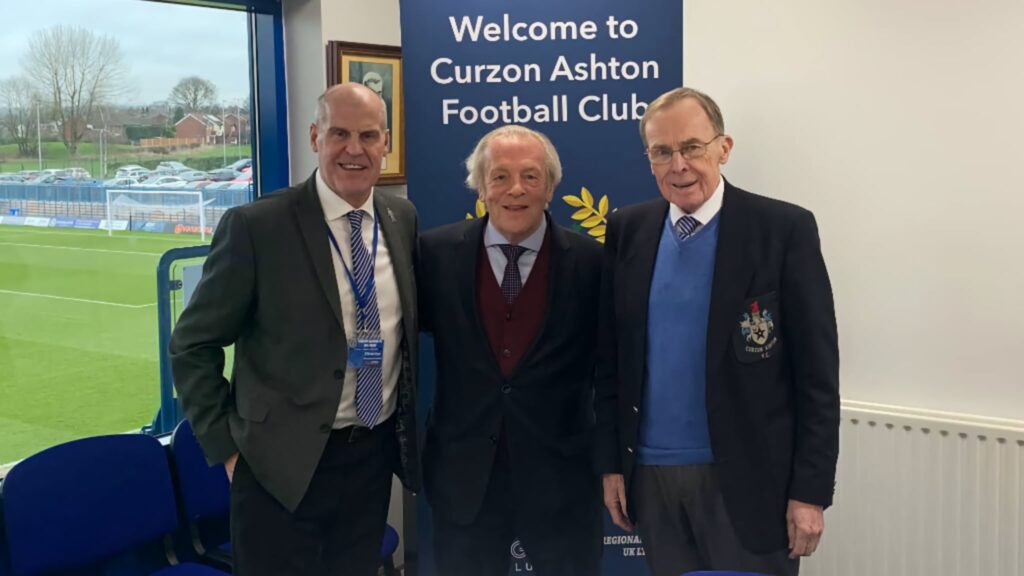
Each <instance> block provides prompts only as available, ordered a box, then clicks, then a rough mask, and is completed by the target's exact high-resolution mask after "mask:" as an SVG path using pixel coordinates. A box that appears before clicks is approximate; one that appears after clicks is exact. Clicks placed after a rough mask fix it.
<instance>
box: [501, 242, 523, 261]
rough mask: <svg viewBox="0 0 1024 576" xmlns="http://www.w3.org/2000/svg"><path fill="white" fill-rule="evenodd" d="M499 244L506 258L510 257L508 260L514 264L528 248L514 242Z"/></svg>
mask: <svg viewBox="0 0 1024 576" xmlns="http://www.w3.org/2000/svg"><path fill="white" fill-rule="evenodd" d="M498 246H500V247H501V251H502V252H503V253H504V254H505V258H508V261H509V262H511V263H513V264H515V263H517V262H519V257H520V256H522V255H523V252H526V248H523V247H522V246H516V245H514V244H499V245H498Z"/></svg>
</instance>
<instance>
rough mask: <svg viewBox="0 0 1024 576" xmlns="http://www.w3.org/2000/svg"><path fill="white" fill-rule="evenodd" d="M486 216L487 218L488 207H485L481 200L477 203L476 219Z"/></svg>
mask: <svg viewBox="0 0 1024 576" xmlns="http://www.w3.org/2000/svg"><path fill="white" fill-rule="evenodd" d="M484 216H487V207H486V206H484V203H483V202H481V201H480V200H477V201H476V217H477V218H483V217H484Z"/></svg>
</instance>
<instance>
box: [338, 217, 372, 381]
mask: <svg viewBox="0 0 1024 576" xmlns="http://www.w3.org/2000/svg"><path fill="white" fill-rule="evenodd" d="M377 235H378V229H377V226H376V223H375V224H374V227H373V257H372V259H371V261H370V270H373V269H374V266H375V265H376V262H377V240H378V238H377ZM327 237H328V238H330V240H331V245H332V246H334V249H335V251H337V253H338V259H339V260H341V265H342V266H343V267H344V268H345V274H346V275H347V276H348V281H349V284H350V285H351V286H352V293H353V295H354V296H355V300H356V325H357V326H358V328H357V330H356V331H355V334H354V335H353V336H352V337H351V338H349V339H348V365H349V367H351V368H355V369H357V370H358V369H360V368H379V367H381V366H382V365H383V364H384V339H383V338H382V337H381V333H380V327H379V325H378V327H376V328H373V329H369V328H367V327H366V321H365V317H366V315H367V314H368V308H369V306H370V304H371V298H373V295H374V281H373V275H372V272H371V275H370V278H369V279H368V281H367V282H366V285H365V286H359V285H358V284H357V283H356V279H355V277H354V276H353V275H352V271H351V270H349V268H348V265H347V264H346V263H345V258H344V257H342V254H341V247H340V246H338V241H337V239H335V238H334V233H333V232H331V228H330V226H328V227H327ZM378 322H379V321H378Z"/></svg>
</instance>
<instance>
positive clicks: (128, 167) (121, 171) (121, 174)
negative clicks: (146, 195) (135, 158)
mask: <svg viewBox="0 0 1024 576" xmlns="http://www.w3.org/2000/svg"><path fill="white" fill-rule="evenodd" d="M140 170H143V171H146V172H149V170H146V168H145V167H144V166H139V165H138V164H125V165H124V166H121V167H120V168H118V169H117V174H115V177H116V178H135V176H133V175H132V173H133V172H138V171H140Z"/></svg>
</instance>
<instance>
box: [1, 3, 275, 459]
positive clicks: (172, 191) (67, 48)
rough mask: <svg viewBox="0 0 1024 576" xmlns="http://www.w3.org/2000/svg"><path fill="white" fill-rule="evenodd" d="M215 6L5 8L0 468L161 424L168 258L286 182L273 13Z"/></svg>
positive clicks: (269, 8) (265, 6) (257, 7)
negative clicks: (161, 278) (162, 297)
mask: <svg viewBox="0 0 1024 576" xmlns="http://www.w3.org/2000/svg"><path fill="white" fill-rule="evenodd" d="M207 4H209V3H207ZM219 4H220V5H223V6H224V8H210V7H208V6H192V5H183V4H171V3H163V2H148V1H143V0H90V1H88V2H83V1H82V0H32V1H17V2H10V3H6V4H5V6H4V14H5V17H4V21H5V30H4V34H3V35H2V37H0V50H2V51H3V53H4V54H6V55H7V56H8V57H7V58H4V59H0V395H2V397H3V401H0V465H2V464H4V463H7V462H11V461H14V460H17V459H20V458H24V457H25V456H28V455H30V454H32V453H34V452H36V451H38V450H40V449H42V448H45V447H47V446H50V445H53V444H56V443H59V442H64V441H67V440H71V439H73V438H77V437H82V436H87V435H93V434H104V433H115V432H125V431H129V430H138V429H140V428H142V427H143V426H146V425H148V424H150V423H151V422H152V421H153V419H154V416H155V415H156V412H157V409H158V407H159V402H160V391H159V368H158V358H159V354H158V343H157V309H156V264H157V261H158V260H159V257H160V255H161V254H163V253H164V252H166V251H167V250H168V249H170V248H173V247H179V246H190V245H196V244H201V243H203V241H204V240H203V239H202V236H203V234H202V233H203V232H205V233H206V235H207V240H206V241H208V234H209V232H211V231H212V230H213V229H214V228H215V226H216V223H217V221H218V219H219V217H220V215H221V214H223V212H224V211H225V210H227V209H228V208H230V207H231V206H235V205H238V204H240V203H244V202H247V201H249V200H251V199H252V198H253V197H254V196H255V195H257V194H259V192H260V190H262V189H266V190H273V189H275V188H277V187H280V186H282V185H284V184H285V183H287V180H288V177H287V171H286V168H285V167H286V166H287V151H286V148H287V147H286V141H287V140H286V136H285V134H284V130H285V128H284V126H283V122H280V121H278V120H277V118H279V117H282V118H283V117H284V116H285V115H284V107H283V102H284V97H283V92H284V86H283V76H284V75H283V69H282V66H283V65H282V64H281V62H282V57H281V23H280V12H279V6H276V5H275V3H274V2H269V1H266V0H249V1H248V2H243V1H242V0H224V1H222V2H220V3H219ZM39 14H46V15H47V18H45V19H41V18H39ZM87 61H88V62H90V63H91V64H90V65H88V66H83V65H82V63H83V62H87ZM257 63H258V64H257ZM54 71H59V72H61V73H59V74H53V72H54ZM65 72H73V73H70V74H68V73H65ZM54 77H59V78H70V79H71V80H70V81H64V80H61V81H60V82H59V83H56V84H54V83H53V82H52V81H51V80H50V79H51V78H54ZM204 228H205V229H204Z"/></svg>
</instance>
